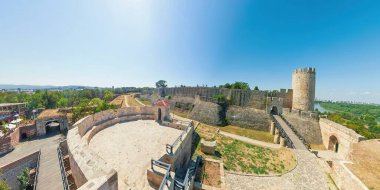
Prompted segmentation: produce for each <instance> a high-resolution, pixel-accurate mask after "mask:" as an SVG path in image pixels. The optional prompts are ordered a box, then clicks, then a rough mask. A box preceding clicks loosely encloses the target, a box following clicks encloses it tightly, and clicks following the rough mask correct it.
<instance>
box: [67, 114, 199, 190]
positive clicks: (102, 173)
mask: <svg viewBox="0 0 380 190" xmlns="http://www.w3.org/2000/svg"><path fill="white" fill-rule="evenodd" d="M159 112H161V113H159ZM159 116H161V118H158V117H159ZM167 118H169V109H168V108H166V107H128V108H120V109H118V110H106V111H103V112H99V113H96V114H94V115H90V116H87V117H85V118H83V119H81V120H79V121H78V122H77V123H75V124H74V126H73V127H72V129H70V130H69V131H68V134H67V146H68V151H69V157H70V166H71V170H72V173H73V177H74V180H75V183H76V185H77V186H78V187H79V189H80V190H83V189H111V190H116V189H118V174H117V171H116V170H114V169H113V168H112V167H111V166H109V165H108V164H107V162H106V161H105V160H103V159H102V158H101V157H100V156H99V155H97V154H96V153H95V151H93V150H91V149H90V148H89V142H90V141H91V139H92V138H93V137H94V136H95V135H96V134H97V133H98V132H100V131H101V130H103V129H105V128H107V127H110V126H113V125H115V124H117V123H120V122H127V121H135V120H161V119H162V120H164V119H167ZM163 123H166V124H167V126H168V127H172V128H176V129H179V130H184V129H185V127H184V126H179V125H178V124H172V123H167V122H163ZM187 129H188V128H187ZM192 130H193V128H192V127H191V128H190V129H188V130H187V131H185V132H184V133H183V136H182V135H181V136H180V137H179V138H181V139H180V141H181V142H186V143H180V144H179V147H175V149H174V150H175V151H174V154H173V155H166V158H167V161H168V163H171V164H173V166H177V167H182V166H183V162H187V159H186V158H183V157H189V159H190V156H183V155H188V152H189V153H190V152H191V135H189V134H191V133H192ZM184 144H186V145H184ZM187 144H189V147H187ZM184 146H185V147H186V148H185V147H184ZM162 148H163V149H164V148H165V147H162ZM187 149H188V150H189V151H187ZM178 162H182V163H178ZM174 168H175V167H173V169H174Z"/></svg>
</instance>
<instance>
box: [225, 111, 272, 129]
mask: <svg viewBox="0 0 380 190" xmlns="http://www.w3.org/2000/svg"><path fill="white" fill-rule="evenodd" d="M226 119H227V122H228V124H231V125H234V126H239V127H244V128H249V129H255V130H261V131H269V125H270V117H269V115H268V114H267V113H266V112H265V111H264V110H258V109H255V108H249V107H239V106H229V107H228V109H227V113H226Z"/></svg>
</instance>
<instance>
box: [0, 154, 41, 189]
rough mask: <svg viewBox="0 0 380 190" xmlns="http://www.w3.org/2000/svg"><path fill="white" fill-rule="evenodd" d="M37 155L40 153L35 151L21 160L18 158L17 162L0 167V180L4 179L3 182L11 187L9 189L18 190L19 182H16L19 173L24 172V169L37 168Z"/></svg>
mask: <svg viewBox="0 0 380 190" xmlns="http://www.w3.org/2000/svg"><path fill="white" fill-rule="evenodd" d="M39 154H40V151H37V152H34V153H32V154H29V155H27V156H25V157H23V158H20V159H19V160H16V161H14V162H11V163H9V164H6V165H2V166H1V167H0V171H1V172H2V175H1V176H0V178H1V179H5V181H6V182H7V184H8V185H9V186H10V187H11V189H13V190H19V189H20V187H19V182H18V180H17V176H18V175H20V173H21V172H22V170H24V168H25V167H28V168H35V167H36V166H37V160H38V155H39ZM2 164H4V163H2Z"/></svg>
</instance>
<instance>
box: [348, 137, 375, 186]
mask: <svg viewBox="0 0 380 190" xmlns="http://www.w3.org/2000/svg"><path fill="white" fill-rule="evenodd" d="M352 161H353V163H354V164H346V166H347V167H348V168H350V170H351V171H352V172H353V173H354V174H355V175H356V176H357V177H358V178H359V179H360V180H361V181H362V182H363V183H364V184H365V185H366V186H367V187H368V188H369V189H380V183H379V182H380V140H378V139H377V140H376V139H375V140H366V141H362V142H360V143H357V144H354V147H353V152H352Z"/></svg>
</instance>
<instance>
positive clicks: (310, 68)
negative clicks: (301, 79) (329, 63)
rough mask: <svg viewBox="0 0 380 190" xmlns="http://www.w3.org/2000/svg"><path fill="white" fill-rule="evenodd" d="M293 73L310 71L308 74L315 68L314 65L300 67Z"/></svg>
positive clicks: (313, 71) (312, 72)
mask: <svg viewBox="0 0 380 190" xmlns="http://www.w3.org/2000/svg"><path fill="white" fill-rule="evenodd" d="M294 73H310V74H315V68H314V67H307V68H301V69H296V70H295V71H294Z"/></svg>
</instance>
